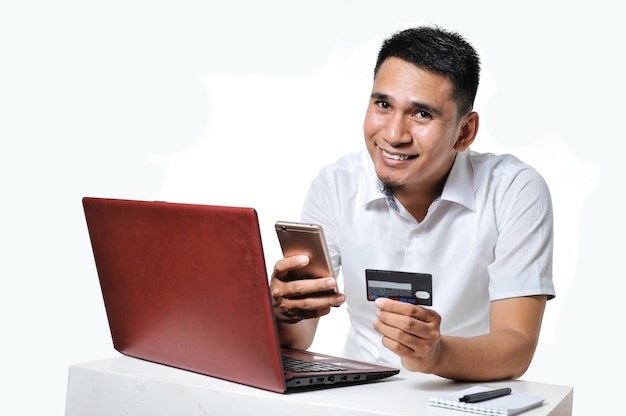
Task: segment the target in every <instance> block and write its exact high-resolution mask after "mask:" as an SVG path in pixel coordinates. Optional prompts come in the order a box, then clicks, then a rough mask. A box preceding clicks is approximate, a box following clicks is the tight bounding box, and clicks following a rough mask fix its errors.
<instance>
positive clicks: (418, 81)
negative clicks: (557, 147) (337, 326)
mask: <svg viewBox="0 0 626 416" xmlns="http://www.w3.org/2000/svg"><path fill="white" fill-rule="evenodd" d="M479 72H480V61H479V58H478V56H477V54H476V52H475V50H474V49H473V47H472V46H471V45H470V44H468V43H467V42H466V41H465V40H464V39H463V37H461V36H460V35H458V34H456V33H453V32H448V31H446V30H444V29H441V28H438V27H418V28H414V29H408V30H405V31H402V32H399V33H396V34H395V35H393V36H392V37H390V38H389V39H387V40H386V41H385V42H384V43H383V45H382V47H381V50H380V52H379V56H378V60H377V62H376V66H375V70H374V83H373V87H372V92H371V96H370V101H369V106H368V108H367V111H366V115H365V121H364V125H363V130H364V135H365V142H366V147H367V151H366V150H365V149H364V150H363V151H361V152H360V153H358V154H356V155H348V156H345V157H343V158H341V159H340V160H338V161H337V162H335V163H334V164H331V165H329V166H327V167H325V168H324V169H323V170H322V171H321V172H320V174H319V175H318V177H317V178H315V180H314V181H313V183H312V185H311V189H310V190H309V193H308V195H307V198H306V200H305V204H304V208H303V212H302V216H301V219H302V221H305V222H311V223H318V224H321V225H322V226H323V228H324V231H325V234H326V238H327V241H328V245H329V250H330V252H331V257H332V259H333V264H334V267H335V269H336V272H339V269H340V268H341V272H342V276H343V279H344V292H345V294H342V293H337V294H332V295H328V294H320V293H321V292H326V293H328V292H327V290H328V288H335V287H336V282H335V280H334V279H333V278H331V277H327V276H317V277H320V278H318V279H304V280H290V279H288V277H287V273H288V272H289V270H292V269H297V268H300V267H303V265H305V264H306V263H307V262H308V258H306V257H305V256H295V257H290V258H285V259H282V260H280V261H278V262H277V263H276V266H275V268H274V272H273V274H272V279H271V290H272V295H273V298H274V309H275V314H276V317H277V320H278V325H279V330H280V337H281V342H282V343H283V345H285V346H291V347H295V348H301V349H306V348H308V347H309V346H310V344H311V342H312V340H313V337H314V334H315V330H316V327H317V323H318V320H319V317H320V316H323V315H325V314H327V313H328V312H329V311H330V308H331V307H334V306H339V305H342V304H343V303H344V302H346V304H347V308H348V315H349V318H350V322H351V329H350V332H349V334H348V337H347V340H346V346H345V350H344V353H345V354H346V355H348V356H351V357H355V358H358V359H364V360H370V361H385V362H390V363H396V364H397V365H399V364H401V365H402V366H404V367H405V368H406V369H408V370H410V371H420V372H424V373H433V374H437V375H439V376H442V377H446V378H450V379H455V380H476V381H478V380H498V379H507V378H517V377H520V376H521V375H522V374H523V373H524V372H525V371H526V370H527V368H528V366H529V365H530V362H531V360H532V357H533V355H534V352H535V349H536V346H537V341H538V337H539V332H540V328H541V321H542V318H543V312H544V309H545V305H546V301H547V299H549V298H552V297H554V295H555V292H554V286H553V283H552V245H553V242H552V239H553V218H552V205H551V200H550V194H549V191H548V188H547V186H546V184H545V182H544V181H543V179H542V178H541V176H540V175H539V174H538V173H537V172H536V171H535V170H534V169H532V168H531V167H529V166H527V165H525V164H523V163H522V162H520V161H519V160H518V159H516V158H514V157H513V156H510V155H502V156H494V155H492V154H479V153H476V152H473V151H471V150H470V149H469V146H470V145H471V144H472V142H473V141H474V139H475V137H476V134H477V132H478V124H479V117H478V114H477V113H476V112H474V111H473V103H474V98H475V95H476V91H477V88H478V81H479ZM366 269H381V270H392V271H405V272H419V273H426V274H431V275H432V280H433V296H432V297H433V303H432V307H422V306H417V305H413V304H410V303H406V302H399V301H393V300H390V299H382V298H379V299H377V300H376V301H375V302H371V301H368V300H367V298H366V285H365V270H366Z"/></svg>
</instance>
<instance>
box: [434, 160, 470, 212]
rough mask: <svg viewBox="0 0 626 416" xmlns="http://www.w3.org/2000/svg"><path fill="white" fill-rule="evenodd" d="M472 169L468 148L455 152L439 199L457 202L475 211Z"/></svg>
mask: <svg viewBox="0 0 626 416" xmlns="http://www.w3.org/2000/svg"><path fill="white" fill-rule="evenodd" d="M473 171H474V169H473V168H472V163H471V161H470V150H466V151H464V152H460V153H457V154H456V158H455V159H454V164H452V169H450V174H449V175H448V179H447V180H446V184H445V185H444V187H443V192H442V193H441V199H444V200H448V201H452V202H456V203H459V204H461V205H464V206H466V207H467V208H469V209H470V210H472V211H476V201H475V200H474V181H473V177H474V175H473Z"/></svg>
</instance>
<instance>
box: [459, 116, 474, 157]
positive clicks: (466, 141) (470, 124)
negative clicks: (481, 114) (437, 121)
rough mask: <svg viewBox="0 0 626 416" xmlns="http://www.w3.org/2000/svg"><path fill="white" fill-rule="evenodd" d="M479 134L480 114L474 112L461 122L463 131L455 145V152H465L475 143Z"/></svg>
mask: <svg viewBox="0 0 626 416" xmlns="http://www.w3.org/2000/svg"><path fill="white" fill-rule="evenodd" d="M477 133H478V113H477V112H475V111H472V112H471V113H469V114H468V115H466V116H465V117H463V120H462V121H461V131H460V132H459V138H458V139H457V141H456V143H454V150H456V151H457V152H464V151H465V150H467V148H468V147H469V146H470V144H472V142H474V139H475V138H476V134H477Z"/></svg>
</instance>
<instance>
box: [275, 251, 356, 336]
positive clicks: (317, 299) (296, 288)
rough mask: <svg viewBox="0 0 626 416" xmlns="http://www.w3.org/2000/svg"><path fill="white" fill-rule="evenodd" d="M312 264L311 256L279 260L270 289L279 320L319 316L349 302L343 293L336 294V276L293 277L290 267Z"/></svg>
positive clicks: (298, 267) (295, 319) (295, 320)
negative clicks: (290, 275) (293, 278)
mask: <svg viewBox="0 0 626 416" xmlns="http://www.w3.org/2000/svg"><path fill="white" fill-rule="evenodd" d="M308 263H309V258H308V257H307V256H293V257H286V258H284V259H282V260H279V261H278V262H276V265H275V266H274V271H273V272H272V278H271V281H270V290H271V293H272V301H273V304H274V314H275V315H276V319H277V320H278V321H279V322H282V323H289V324H293V323H296V322H300V321H301V320H303V319H311V318H319V317H320V316H323V315H326V314H328V313H329V312H330V308H331V307H333V306H339V305H341V304H342V303H343V302H344V301H345V296H344V295H343V294H341V293H334V292H329V291H334V290H335V289H336V288H337V280H336V279H335V278H334V277H332V276H319V277H318V276H311V277H312V278H311V279H298V280H291V279H290V277H289V271H290V270H296V269H300V268H302V267H304V266H306V265H307V264H308Z"/></svg>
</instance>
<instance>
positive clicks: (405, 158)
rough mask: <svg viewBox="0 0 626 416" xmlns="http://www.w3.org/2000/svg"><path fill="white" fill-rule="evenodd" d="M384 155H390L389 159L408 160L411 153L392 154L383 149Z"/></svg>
mask: <svg viewBox="0 0 626 416" xmlns="http://www.w3.org/2000/svg"><path fill="white" fill-rule="evenodd" d="M383 155H384V156H385V157H388V158H389V159H394V160H407V159H408V158H409V157H410V156H409V155H392V154H391V153H387V152H385V151H384V150H383Z"/></svg>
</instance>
